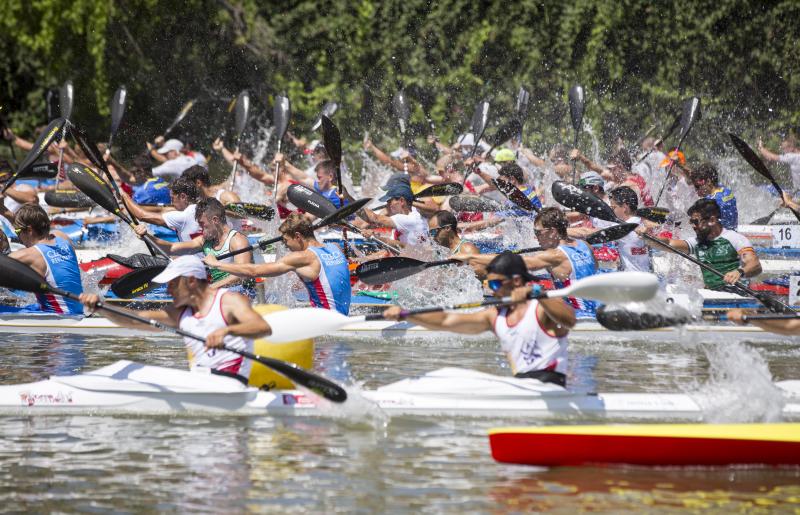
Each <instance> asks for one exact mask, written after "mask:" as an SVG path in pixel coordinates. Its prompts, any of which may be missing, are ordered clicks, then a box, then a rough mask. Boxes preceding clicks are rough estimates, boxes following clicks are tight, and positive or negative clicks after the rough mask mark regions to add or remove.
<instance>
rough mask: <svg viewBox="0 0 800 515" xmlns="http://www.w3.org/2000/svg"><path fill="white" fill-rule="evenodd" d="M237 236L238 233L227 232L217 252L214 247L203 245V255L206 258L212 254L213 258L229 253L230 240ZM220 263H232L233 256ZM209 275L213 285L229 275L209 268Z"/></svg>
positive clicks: (208, 244) (208, 243) (207, 244)
mask: <svg viewBox="0 0 800 515" xmlns="http://www.w3.org/2000/svg"><path fill="white" fill-rule="evenodd" d="M237 234H238V233H237V232H236V231H235V230H234V229H231V230H230V231H228V237H227V238H225V241H224V242H223V243H222V248H221V249H219V250H215V249H214V246H213V245H212V244H211V243H210V242H205V243H203V254H205V255H206V256H208V255H209V254H213V255H214V256H220V255H222V254H227V253H228V252H230V251H231V249H230V247H231V238H233V237H234V236H236V235H237ZM221 262H222V263H233V256H231V257H228V258H225V259H223V260H221ZM209 275H210V276H211V282H212V283H215V282H217V281H220V280H222V279H225V278H226V277H228V275H230V274H228V272H223V271H222V270H219V269H216V268H211V269H210V272H209Z"/></svg>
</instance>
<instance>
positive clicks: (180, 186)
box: [169, 175, 200, 203]
mask: <svg viewBox="0 0 800 515" xmlns="http://www.w3.org/2000/svg"><path fill="white" fill-rule="evenodd" d="M169 189H170V191H171V192H172V193H173V194H175V195H180V194H181V193H186V196H187V197H189V201H190V202H192V203H195V202H197V198H198V197H199V196H200V195H199V194H198V192H197V186H196V185H195V183H194V181H193V180H191V179H189V178H188V177H185V176H183V175H181V176H180V177H178V178H177V179H175V181H174V182H173V183H172V184H170V185H169Z"/></svg>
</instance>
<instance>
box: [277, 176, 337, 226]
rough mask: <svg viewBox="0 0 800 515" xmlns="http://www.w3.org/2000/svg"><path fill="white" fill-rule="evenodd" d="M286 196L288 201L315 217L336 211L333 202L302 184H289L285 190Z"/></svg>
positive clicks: (321, 216)
mask: <svg viewBox="0 0 800 515" xmlns="http://www.w3.org/2000/svg"><path fill="white" fill-rule="evenodd" d="M286 197H287V198H288V199H289V202H291V203H292V204H294V205H295V206H297V207H298V208H300V209H302V210H303V211H305V212H307V213H311V214H312V215H314V216H316V217H317V218H325V217H327V216H329V215H331V214H332V213H335V212H336V206H334V205H333V202H331V201H330V200H328V199H326V198H325V197H323V196H322V195H320V194H319V193H317V192H316V191H314V190H312V189H310V188H306V187H305V186H303V185H302V184H292V185H290V186H289V188H288V189H287V190H286Z"/></svg>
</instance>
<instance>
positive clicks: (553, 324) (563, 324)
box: [536, 299, 576, 336]
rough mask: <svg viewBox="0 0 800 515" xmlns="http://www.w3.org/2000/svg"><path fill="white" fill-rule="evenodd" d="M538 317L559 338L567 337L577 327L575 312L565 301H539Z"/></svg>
mask: <svg viewBox="0 0 800 515" xmlns="http://www.w3.org/2000/svg"><path fill="white" fill-rule="evenodd" d="M536 310H537V313H536V316H538V317H539V320H542V323H543V324H544V325H545V326H546V329H549V330H551V331H553V332H554V333H555V334H556V335H557V336H565V335H566V334H567V332H568V329H570V328H572V327H574V326H575V322H576V320H575V310H573V309H572V307H571V306H570V305H569V304H567V303H566V302H564V299H539V306H538V307H537V308H536Z"/></svg>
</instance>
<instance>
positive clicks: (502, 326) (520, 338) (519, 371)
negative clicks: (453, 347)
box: [383, 252, 575, 386]
mask: <svg viewBox="0 0 800 515" xmlns="http://www.w3.org/2000/svg"><path fill="white" fill-rule="evenodd" d="M487 271H488V275H487V282H488V284H489V288H491V290H492V293H493V295H494V296H495V297H496V298H502V297H505V296H508V295H510V296H511V298H512V300H513V301H514V302H515V303H514V304H511V305H510V306H506V307H500V308H497V307H490V308H486V309H483V310H481V311H478V312H475V313H445V312H437V313H425V314H421V315H411V316H409V317H408V320H409V321H411V322H414V323H415V324H419V325H421V326H423V327H427V328H428V329H433V330H444V331H451V332H454V333H461V334H480V333H482V332H485V331H493V332H494V333H495V334H496V335H497V338H498V339H499V340H500V346H501V348H502V349H503V351H505V352H506V355H507V357H508V360H509V363H510V364H511V370H512V372H513V373H514V377H520V378H531V379H538V380H539V381H541V382H543V383H554V384H557V385H560V386H566V384H567V376H566V372H567V334H568V332H569V329H570V328H572V327H573V326H574V325H575V312H574V311H573V309H572V308H571V307H570V306H569V305H567V304H566V303H565V302H563V301H561V300H560V299H539V300H535V299H531V300H526V299H527V298H528V295H529V294H530V293H531V292H532V291H533V293H534V296H535V295H536V294H538V293H539V292H540V291H541V288H540V287H539V286H538V285H537V286H534V287H533V288H531V287H528V286H525V284H526V283H528V282H529V281H531V280H533V277H532V276H531V275H530V274H529V273H528V270H527V266H526V265H525V262H524V261H523V260H522V258H521V257H520V256H519V255H518V254H512V253H510V252H504V253H503V254H499V255H497V256H495V257H494V258H493V259H492V260H491V262H489V264H488V266H487ZM383 317H384V318H386V319H387V320H402V319H403V318H404V317H403V313H402V309H401V308H400V307H399V306H392V307H391V308H389V309H387V310H386V311H384V312H383Z"/></svg>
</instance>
